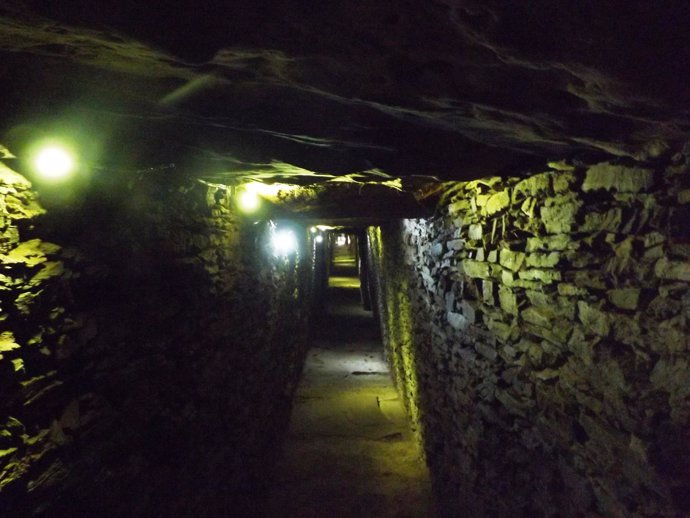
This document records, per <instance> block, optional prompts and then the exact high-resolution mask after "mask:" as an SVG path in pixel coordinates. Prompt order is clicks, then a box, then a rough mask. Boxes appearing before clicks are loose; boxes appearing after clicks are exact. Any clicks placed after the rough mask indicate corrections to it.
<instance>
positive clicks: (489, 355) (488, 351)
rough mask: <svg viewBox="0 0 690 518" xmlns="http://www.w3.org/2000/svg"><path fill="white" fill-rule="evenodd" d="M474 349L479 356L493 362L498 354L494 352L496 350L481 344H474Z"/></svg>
mask: <svg viewBox="0 0 690 518" xmlns="http://www.w3.org/2000/svg"><path fill="white" fill-rule="evenodd" d="M474 348H475V349H476V351H477V352H478V353H479V354H480V355H482V356H483V357H484V358H486V359H487V360H491V361H493V360H495V359H496V357H497V356H498V353H497V352H496V349H495V348H494V347H490V346H488V345H486V344H484V343H482V342H475V343H474Z"/></svg>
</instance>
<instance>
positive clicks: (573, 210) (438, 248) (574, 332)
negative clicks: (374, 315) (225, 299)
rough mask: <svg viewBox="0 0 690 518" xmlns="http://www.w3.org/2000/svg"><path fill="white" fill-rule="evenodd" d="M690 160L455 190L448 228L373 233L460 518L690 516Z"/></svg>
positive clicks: (602, 167) (385, 316)
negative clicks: (687, 196)
mask: <svg viewBox="0 0 690 518" xmlns="http://www.w3.org/2000/svg"><path fill="white" fill-rule="evenodd" d="M688 165H689V163H688V159H687V157H685V156H683V155H680V154H679V155H676V157H675V159H674V161H673V162H672V163H666V164H658V163H657V164H654V165H652V164H647V165H646V166H645V168H646V169H648V170H649V172H648V173H646V174H644V175H640V174H639V171H638V170H635V169H631V168H628V167H624V166H621V165H617V164H609V163H601V164H596V165H594V166H592V167H589V168H572V169H571V170H550V171H547V172H544V173H540V174H534V175H531V176H528V177H526V178H523V179H520V178H504V179H501V178H486V179H482V180H477V181H473V182H466V183H448V184H447V185H446V188H445V190H444V193H443V195H442V200H441V203H440V205H439V208H438V213H437V215H436V216H435V217H434V218H431V219H428V220H405V221H403V222H402V223H400V224H390V225H388V226H383V227H381V228H372V229H370V232H369V241H370V248H371V253H372V265H373V266H374V270H375V273H376V275H375V279H374V280H375V282H374V283H373V284H374V285H375V286H376V287H377V290H378V302H379V312H380V314H381V320H382V328H383V332H384V339H385V343H386V346H387V350H388V356H389V359H390V362H391V364H392V367H393V371H394V372H395V373H396V379H397V383H398V387H399V389H400V390H401V391H402V393H403V394H404V396H405V401H406V404H407V407H408V409H409V412H410V415H411V416H412V417H413V419H414V420H415V421H417V422H418V423H419V426H420V430H421V440H422V441H423V443H424V447H425V450H426V453H427V458H428V462H429V465H430V468H431V472H432V479H433V484H434V486H435V490H436V492H437V494H438V495H439V496H440V497H441V499H442V503H441V506H440V507H441V509H444V510H445V511H446V512H447V515H448V516H465V515H467V516H492V517H501V516H504V517H515V516H567V517H576V516H629V517H650V518H651V517H653V516H684V515H686V514H687V513H688V512H690V500H689V499H688V495H689V494H690V478H689V477H688V473H690V456H688V451H690V442H689V441H690V436H689V435H688V429H689V425H690V406H689V405H688V401H689V396H690V370H689V369H688V352H689V351H690V342H689V336H690V327H689V325H690V322H689V320H688V317H689V316H690V314H689V309H690V306H689V304H690V291H689V288H690V285H689V284H688V282H689V279H690V278H689V277H688V273H689V271H690V270H689V268H690V267H689V266H688V265H689V264H690V263H689V259H690V255H689V253H688V246H687V245H688V239H689V238H690V236H689V233H688V230H687V206H686V205H683V204H682V203H681V202H679V200H680V199H682V197H681V196H680V195H679V193H681V192H683V191H684V190H685V189H687V186H688V178H689V176H688V172H689V171H688ZM595 179H596V180H595ZM641 179H642V181H641ZM498 199H500V200H503V201H501V202H500V203H499V204H497V205H494V204H492V203H490V200H498ZM480 228H481V232H480V231H479V229H480ZM458 243H461V245H459V244H458Z"/></svg>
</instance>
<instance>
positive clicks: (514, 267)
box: [498, 248, 525, 272]
mask: <svg viewBox="0 0 690 518" xmlns="http://www.w3.org/2000/svg"><path fill="white" fill-rule="evenodd" d="M524 261H525V253H524V252H514V251H512V250H509V249H507V248H501V251H500V254H499V258H498V262H499V264H500V265H501V266H503V267H504V268H507V269H509V270H511V271H513V272H517V271H518V270H519V269H520V268H521V267H522V263H523V262H524Z"/></svg>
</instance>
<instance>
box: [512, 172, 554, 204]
mask: <svg viewBox="0 0 690 518" xmlns="http://www.w3.org/2000/svg"><path fill="white" fill-rule="evenodd" d="M550 177H551V175H550V174H549V173H540V174H535V175H532V176H529V177H527V178H525V179H524V180H520V181H519V182H518V183H517V184H515V187H513V201H514V202H516V201H519V200H521V199H523V198H526V197H529V196H537V195H538V194H541V193H545V192H548V191H549V188H550V185H551V181H550Z"/></svg>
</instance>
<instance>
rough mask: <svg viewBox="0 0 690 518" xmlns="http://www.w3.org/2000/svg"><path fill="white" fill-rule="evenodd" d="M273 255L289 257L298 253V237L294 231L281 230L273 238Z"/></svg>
mask: <svg viewBox="0 0 690 518" xmlns="http://www.w3.org/2000/svg"><path fill="white" fill-rule="evenodd" d="M271 245H272V247H273V255H274V256H275V257H287V256H289V255H291V254H294V253H295V252H296V251H297V237H296V236H295V233H294V232H293V231H292V230H279V231H278V232H276V233H275V234H273V237H272V238H271Z"/></svg>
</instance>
